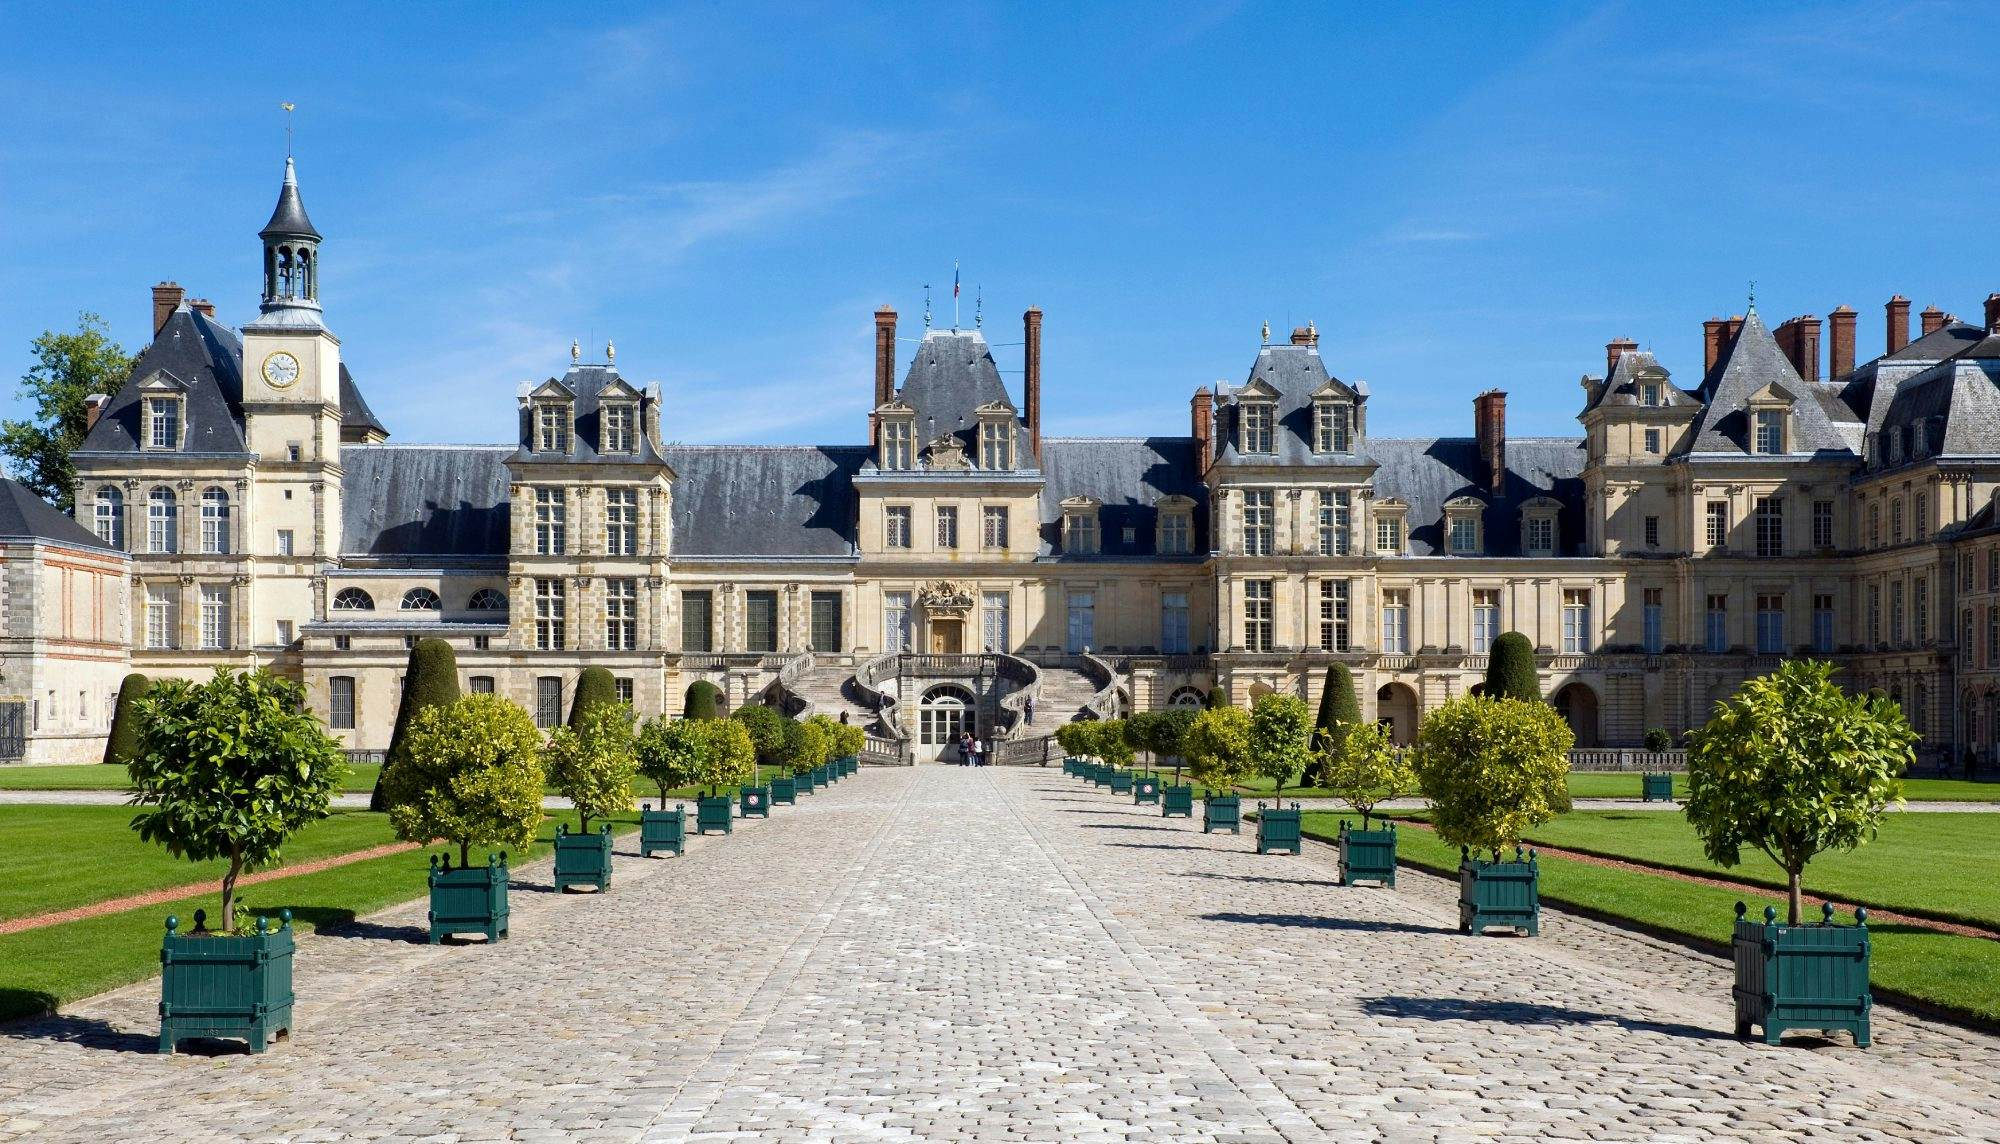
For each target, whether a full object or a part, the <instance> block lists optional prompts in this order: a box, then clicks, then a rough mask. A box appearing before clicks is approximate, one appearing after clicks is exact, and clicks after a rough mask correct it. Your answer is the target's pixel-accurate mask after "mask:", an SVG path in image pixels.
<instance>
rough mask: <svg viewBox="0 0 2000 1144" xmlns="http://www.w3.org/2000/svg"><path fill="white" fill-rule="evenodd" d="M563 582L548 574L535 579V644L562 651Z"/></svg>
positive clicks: (543, 648)
mask: <svg viewBox="0 0 2000 1144" xmlns="http://www.w3.org/2000/svg"><path fill="white" fill-rule="evenodd" d="M564 602H565V601H564V598H563V582H562V581H561V580H560V579H558V578H556V577H554V576H546V577H542V578H540V579H538V580H536V581H535V646H536V647H538V648H541V649H542V650H543V651H560V650H562V647H563V627H564V608H563V605H564Z"/></svg>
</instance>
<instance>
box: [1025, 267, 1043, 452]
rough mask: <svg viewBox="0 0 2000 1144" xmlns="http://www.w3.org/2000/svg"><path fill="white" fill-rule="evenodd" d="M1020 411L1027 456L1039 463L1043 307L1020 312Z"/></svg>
mask: <svg viewBox="0 0 2000 1144" xmlns="http://www.w3.org/2000/svg"><path fill="white" fill-rule="evenodd" d="M1021 335H1022V337H1021V340H1022V344H1023V347H1024V348H1023V349H1022V351H1021V404H1022V405H1023V406H1024V408H1023V409H1022V410H1021V413H1022V415H1023V416H1025V417H1027V419H1028V455H1029V456H1032V457H1033V458H1035V466H1036V467H1037V468H1039V467H1041V463H1042V308H1041V307H1040V306H1030V307H1028V309H1027V311H1026V312H1024V313H1023V314H1022V315H1021Z"/></svg>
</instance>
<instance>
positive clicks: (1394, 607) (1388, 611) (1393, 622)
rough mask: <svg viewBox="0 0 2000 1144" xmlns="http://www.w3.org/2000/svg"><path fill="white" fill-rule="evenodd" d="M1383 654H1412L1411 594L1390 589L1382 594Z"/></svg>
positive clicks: (1401, 590) (1404, 590)
mask: <svg viewBox="0 0 2000 1144" xmlns="http://www.w3.org/2000/svg"><path fill="white" fill-rule="evenodd" d="M1382 654H1384V655H1408V654H1410V593H1409V591H1408V590H1407V589H1403V588H1390V589H1387V590H1385V591H1384V592H1383V593H1382Z"/></svg>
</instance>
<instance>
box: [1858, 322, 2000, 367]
mask: <svg viewBox="0 0 2000 1144" xmlns="http://www.w3.org/2000/svg"><path fill="white" fill-rule="evenodd" d="M1985 337H1986V331H1985V330H1982V329H1980V328H1979V327H1978V326H1973V325H1968V324H1966V323H1965V322H1960V321H1957V320H1953V321H1950V322H1946V323H1945V324H1944V325H1943V326H1940V327H1939V328H1937V329H1935V330H1932V331H1931V332H1930V333H1928V334H1925V335H1924V336H1923V337H1921V338H1918V339H1917V340H1915V341H1913V342H1911V343H1910V344H1909V345H1906V346H1904V347H1903V348H1902V349H1899V350H1897V351H1896V352H1895V353H1892V354H1884V355H1882V360H1883V361H1943V360H1944V359H1946V358H1949V357H1957V356H1958V355H1959V353H1960V352H1962V351H1963V350H1965V349H1966V348H1967V347H1969V346H1973V345H1976V344H1978V343H1979V342H1980V341H1982V340H1984V339H1985Z"/></svg>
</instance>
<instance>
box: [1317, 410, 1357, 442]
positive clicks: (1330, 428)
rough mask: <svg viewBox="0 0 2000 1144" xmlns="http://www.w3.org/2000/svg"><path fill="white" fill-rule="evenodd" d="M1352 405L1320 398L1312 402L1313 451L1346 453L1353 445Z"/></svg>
mask: <svg viewBox="0 0 2000 1144" xmlns="http://www.w3.org/2000/svg"><path fill="white" fill-rule="evenodd" d="M1353 437H1354V407H1353V406H1352V405H1349V404H1348V403H1346V402H1345V401H1335V400H1332V399H1330V398H1321V399H1319V400H1317V401H1315V402H1313V452H1315V453H1346V452H1348V451H1350V450H1351V449H1352V447H1353Z"/></svg>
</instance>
